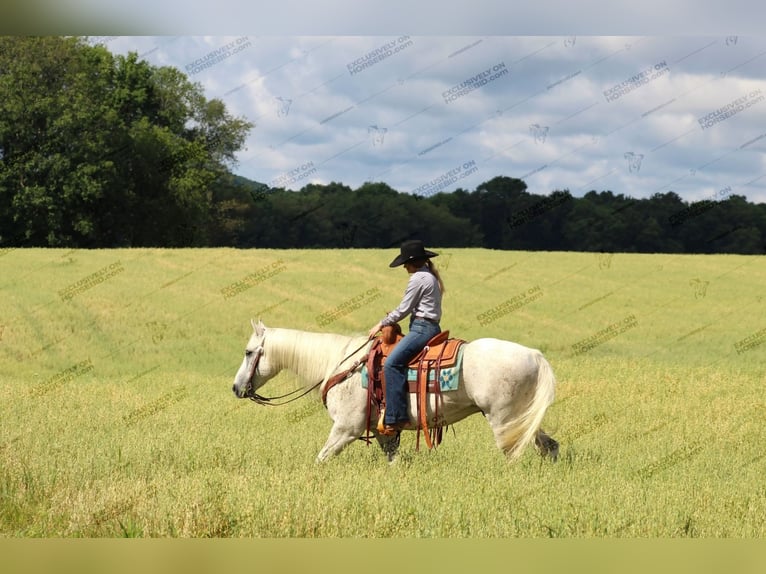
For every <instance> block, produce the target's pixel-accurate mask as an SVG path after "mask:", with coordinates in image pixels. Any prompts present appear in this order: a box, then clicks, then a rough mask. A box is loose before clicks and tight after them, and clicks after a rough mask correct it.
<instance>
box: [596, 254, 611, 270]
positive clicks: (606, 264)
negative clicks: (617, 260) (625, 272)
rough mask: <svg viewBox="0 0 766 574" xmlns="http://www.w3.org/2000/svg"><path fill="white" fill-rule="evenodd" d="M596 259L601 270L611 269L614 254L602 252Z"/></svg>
mask: <svg viewBox="0 0 766 574" xmlns="http://www.w3.org/2000/svg"><path fill="white" fill-rule="evenodd" d="M596 257H598V268H599V269H609V268H610V267H611V266H612V257H614V253H605V252H603V251H602V252H600V253H598V254H597V255H596Z"/></svg>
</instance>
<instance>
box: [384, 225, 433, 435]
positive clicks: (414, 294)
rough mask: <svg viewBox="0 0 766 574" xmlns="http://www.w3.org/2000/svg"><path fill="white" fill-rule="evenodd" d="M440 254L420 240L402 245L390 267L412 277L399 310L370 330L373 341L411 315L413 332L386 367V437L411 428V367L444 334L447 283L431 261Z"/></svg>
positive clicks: (405, 338) (389, 359)
mask: <svg viewBox="0 0 766 574" xmlns="http://www.w3.org/2000/svg"><path fill="white" fill-rule="evenodd" d="M437 255H438V254H437V253H434V252H432V251H428V250H426V249H425V248H424V247H423V242H422V241H419V240H417V239H414V240H411V241H405V242H404V243H402V246H401V252H400V254H399V256H398V257H396V258H395V259H394V260H393V261H392V262H391V263H390V264H389V267H399V266H400V265H404V268H405V269H406V270H407V273H409V274H410V279H409V282H408V283H407V288H406V290H405V291H404V297H403V298H402V302H401V303H400V304H399V306H398V307H397V308H396V309H394V310H393V311H391V312H390V313H388V315H386V316H385V317H384V318H383V319H381V320H380V321H379V322H378V323H377V324H376V325H375V326H374V327H373V328H372V329H370V338H373V337H374V336H375V335H376V334H377V333H378V331H380V330H381V328H382V327H384V326H386V325H394V324H396V323H398V322H399V321H401V320H402V319H404V318H405V317H406V316H407V315H409V316H410V330H409V333H407V335H405V336H404V338H403V339H402V340H401V341H399V343H398V344H397V345H396V347H395V348H394V350H393V351H391V354H390V355H389V356H388V358H387V359H386V364H385V365H384V367H383V373H384V376H385V378H386V409H385V416H384V419H383V427H382V428H381V427H378V431H379V432H380V433H381V434H383V435H386V436H393V435H395V434H396V433H398V432H399V431H401V430H402V429H403V428H406V427H407V426H408V425H409V422H410V417H409V413H408V406H409V393H408V388H407V368H408V367H407V366H408V364H409V362H410V360H411V359H412V358H413V357H414V356H415V355H417V354H418V353H419V352H420V351H422V350H423V348H424V347H425V346H426V343H428V341H430V340H431V338H433V337H434V336H435V335H438V334H439V333H440V332H441V327H440V326H439V321H440V320H441V316H442V294H443V293H444V283H443V282H442V280H441V277H440V276H439V272H438V271H437V270H436V266H435V265H434V264H433V263H432V262H431V258H432V257H437Z"/></svg>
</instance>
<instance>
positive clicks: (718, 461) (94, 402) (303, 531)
mask: <svg viewBox="0 0 766 574" xmlns="http://www.w3.org/2000/svg"><path fill="white" fill-rule="evenodd" d="M433 249H434V250H435V251H437V252H439V253H440V256H439V257H438V258H437V259H435V262H436V263H437V265H438V266H439V268H440V270H441V272H442V276H443V278H444V281H445V283H446V286H447V293H446V295H445V298H444V318H443V320H442V327H443V328H445V329H449V330H450V332H451V334H452V336H456V337H461V338H463V339H467V340H472V339H477V338H480V337H484V336H489V337H498V338H502V339H508V340H512V341H516V342H518V343H521V344H523V345H527V346H529V347H533V348H538V349H540V350H541V351H542V352H543V354H544V355H545V356H546V358H547V359H548V360H549V362H550V363H551V365H552V367H553V369H554V372H555V373H556V376H557V379H558V384H557V389H556V399H555V401H554V403H553V405H552V406H551V407H550V409H549V410H548V412H547V414H546V418H545V421H544V424H543V428H545V430H546V431H547V432H548V433H549V434H551V435H552V436H553V437H554V438H556V439H557V440H558V441H559V442H560V449H561V450H560V456H559V460H558V462H556V463H551V462H549V461H546V460H543V459H541V458H540V457H539V456H538V454H537V453H536V451H535V450H534V449H533V448H532V447H530V448H529V449H528V452H526V453H525V454H524V455H523V456H522V457H521V459H520V460H519V461H517V462H515V463H509V462H507V461H506V460H505V459H504V457H503V455H502V454H501V453H500V451H499V450H498V449H497V448H496V446H495V443H494V439H493V436H492V433H491V431H490V428H489V426H488V425H487V423H486V421H485V420H484V419H483V418H482V417H481V415H474V416H472V417H469V418H467V419H465V420H464V421H461V422H459V423H458V424H456V425H454V426H452V427H450V428H449V429H447V430H446V432H445V438H444V442H443V443H442V444H441V445H440V446H439V447H438V448H437V449H435V450H430V451H429V450H428V449H426V448H425V447H424V445H423V444H422V441H421V446H420V449H419V450H416V448H415V443H416V441H415V434H414V433H405V434H404V435H403V438H402V443H401V449H400V456H399V458H398V460H397V461H396V462H395V463H394V464H388V463H387V462H386V459H385V456H384V455H383V453H382V452H381V451H380V449H379V448H378V447H377V446H376V445H375V444H373V445H370V446H367V445H365V444H364V443H363V442H362V441H359V442H358V443H356V444H352V445H350V446H349V447H348V448H347V449H346V450H344V451H343V452H342V453H341V455H340V456H339V457H337V458H335V459H332V460H330V461H329V462H327V463H325V464H316V463H315V457H316V455H317V453H318V451H319V450H320V448H321V447H322V445H323V444H324V442H325V440H326V438H327V435H328V432H329V430H330V426H331V422H330V419H329V417H328V416H327V414H326V412H325V410H324V408H323V407H322V405H321V401H320V399H319V396H318V395H317V394H313V395H310V396H308V397H304V398H302V399H301V400H299V401H296V402H294V403H291V404H289V405H286V406H282V407H264V406H259V405H256V404H254V403H253V402H251V401H247V400H238V399H236V398H235V396H234V395H233V393H232V392H231V385H232V382H233V378H234V375H235V373H236V371H237V369H238V367H239V364H240V362H241V360H242V353H243V351H244V347H245V344H246V342H247V339H248V337H249V335H250V333H251V331H252V329H251V326H250V319H251V318H256V319H257V318H261V319H262V320H263V321H264V323H265V324H266V325H267V326H274V327H288V328H293V329H301V330H306V331H318V332H335V333H343V334H347V335H354V334H364V333H366V332H367V330H369V328H370V327H371V326H372V325H373V324H374V323H375V322H376V321H377V320H378V319H380V318H381V317H382V316H383V314H384V313H385V312H386V311H387V310H390V309H391V308H393V307H394V306H396V305H397V304H398V302H399V300H400V298H401V295H402V292H403V290H404V286H405V284H406V281H407V275H406V273H405V272H404V271H403V270H402V269H401V268H398V269H390V268H389V267H388V263H389V262H390V261H391V259H392V258H393V257H394V256H395V255H396V254H397V253H398V249H389V250H315V251H312V250H302V251H280V250H235V249H180V250H170V249H167V250H165V249H125V250H93V251H88V250H64V249H59V250H56V249H29V250H27V249H11V250H3V251H0V535H2V536H4V537H67V538H69V537H122V536H125V537H256V538H287V537H309V538H314V537H321V538H336V537H343V538H388V537H407V538H413V537H414V538H432V537H460V538H495V537H525V538H548V537H555V538H566V537H576V538H605V537H606V538H635V537H639V538H657V537H670V538H682V537H737V538H759V537H764V535H766V519H765V518H764V517H766V482H764V480H763V476H764V474H766V452H764V441H763V439H764V433H763V422H764V419H765V418H766V398H764V397H765V395H764V392H763V384H764V380H765V379H766V377H764V375H765V374H766V373H765V370H766V366H765V365H766V301H765V300H764V295H766V293H765V292H764V286H766V264H764V260H763V257H759V256H699V255H696V256H686V255H645V254H623V253H614V254H611V253H550V252H508V251H504V252H503V251H489V250H483V249H439V248H438V247H433ZM405 327H406V325H405ZM302 384H303V382H301V381H299V380H298V379H297V378H296V377H295V376H294V375H292V374H290V373H286V372H285V373H282V374H280V375H279V376H278V377H277V378H276V379H274V380H273V381H271V382H270V383H269V384H267V385H266V386H265V387H264V388H263V390H262V392H263V394H266V395H273V394H281V393H284V392H287V391H290V390H293V389H295V388H298V387H300V386H301V385H302Z"/></svg>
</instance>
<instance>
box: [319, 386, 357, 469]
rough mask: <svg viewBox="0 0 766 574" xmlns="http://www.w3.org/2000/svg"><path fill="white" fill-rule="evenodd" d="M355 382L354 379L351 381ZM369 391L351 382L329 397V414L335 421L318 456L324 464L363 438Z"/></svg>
mask: <svg viewBox="0 0 766 574" xmlns="http://www.w3.org/2000/svg"><path fill="white" fill-rule="evenodd" d="M351 380H354V379H351ZM366 398H367V391H366V390H364V389H362V388H361V386H360V387H358V388H356V387H354V386H352V385H351V384H350V383H349V382H345V383H341V384H339V385H337V386H335V387H333V388H332V389H330V392H329V393H328V395H327V412H328V413H329V415H330V418H332V420H333V425H332V428H331V429H330V436H329V437H327V442H325V443H324V446H323V447H322V450H320V451H319V454H318V455H317V462H323V461H325V460H327V459H328V458H330V457H331V456H334V455H336V454H339V453H340V451H342V450H343V449H344V448H345V447H346V446H348V445H349V444H350V443H352V442H354V441H355V440H356V439H357V438H359V437H360V436H362V433H363V432H364V430H365V428H366V421H365V409H364V401H365V400H366Z"/></svg>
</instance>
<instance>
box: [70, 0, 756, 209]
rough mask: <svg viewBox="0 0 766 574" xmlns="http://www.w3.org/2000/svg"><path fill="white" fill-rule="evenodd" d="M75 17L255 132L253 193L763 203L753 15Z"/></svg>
mask: <svg viewBox="0 0 766 574" xmlns="http://www.w3.org/2000/svg"><path fill="white" fill-rule="evenodd" d="M64 4H69V5H78V6H79V7H80V8H81V9H82V8H83V7H85V8H87V9H89V10H90V12H87V13H88V14H89V15H90V16H91V17H96V18H98V17H100V16H98V15H96V16H93V13H94V12H93V11H98V10H101V11H102V13H103V14H106V16H104V19H102V20H101V21H97V22H96V23H95V24H94V23H91V24H90V25H89V26H84V28H87V30H83V29H82V28H83V26H74V28H75V30H74V32H75V33H78V34H82V33H87V34H88V35H90V36H92V37H93V41H94V42H102V43H104V44H105V45H106V46H107V47H108V48H109V49H110V50H111V51H112V52H115V53H121V54H125V53H127V52H128V51H135V52H137V53H138V54H139V55H141V57H142V58H144V59H146V60H147V61H149V62H150V63H152V64H154V65H171V66H175V67H177V68H179V69H181V70H182V71H185V72H187V73H188V74H189V76H190V78H191V79H192V80H193V81H196V82H199V83H200V84H201V86H202V87H203V89H204V92H205V94H206V96H207V97H208V98H220V99H222V100H223V101H224V102H225V103H226V105H227V108H228V109H229V110H230V112H232V113H233V114H236V115H240V116H243V117H245V118H247V119H248V120H250V121H252V122H253V123H255V124H256V127H255V128H253V130H252V132H251V134H250V137H249V138H248V141H247V146H246V147H247V149H245V150H243V151H242V152H241V153H240V154H239V157H238V159H239V163H238V165H237V166H235V167H234V171H235V172H236V173H239V174H241V175H243V176H246V177H248V178H251V179H254V180H257V181H261V182H265V183H269V184H272V185H274V184H279V185H284V186H285V187H288V188H291V189H299V188H300V187H302V186H303V185H305V184H307V183H311V182H314V183H328V182H330V181H339V182H343V183H345V184H347V185H349V186H352V187H356V186H359V185H361V184H362V183H363V182H365V181H384V182H386V183H388V184H389V185H391V186H392V187H394V188H395V189H397V190H399V191H403V192H411V193H413V192H414V193H421V194H430V193H434V192H436V191H450V190H452V189H455V188H456V187H463V188H464V189H469V190H471V189H474V188H475V187H476V186H477V185H478V184H480V183H481V182H483V181H486V180H488V179H491V178H492V177H494V176H497V175H505V176H510V177H518V178H522V179H524V180H525V181H526V182H527V185H528V187H529V190H530V191H531V192H533V193H537V194H549V193H550V192H552V191H554V190H560V189H569V190H570V191H571V192H572V193H573V194H574V195H577V196H579V195H582V194H584V193H586V192H587V191H589V190H591V189H596V190H598V191H601V190H605V189H609V190H612V191H613V192H615V193H623V194H625V195H629V196H632V197H649V196H651V195H652V194H654V193H657V192H666V191H674V192H676V193H678V194H679V195H680V196H681V197H682V198H684V199H685V200H688V201H692V200H700V199H711V198H721V197H725V196H726V195H729V194H738V195H744V196H746V197H747V198H748V200H750V201H755V202H766V36H763V35H762V34H761V32H760V31H757V28H755V26H754V22H756V21H758V19H759V18H760V16H761V15H762V13H763V11H764V8H763V7H762V6H760V5H758V4H756V3H754V2H752V1H751V2H740V1H738V0H733V1H731V2H729V3H728V4H726V6H721V5H713V6H707V7H705V6H706V5H705V4H700V3H699V2H691V1H683V2H675V3H660V2H655V1H654V0H651V1H644V2H636V3H621V4H615V3H607V2H601V1H586V2H582V3H578V10H577V11H574V10H573V5H572V4H571V3H568V2H560V1H558V0H545V1H542V2H539V3H535V5H534V7H531V6H528V7H521V8H514V9H513V10H515V12H513V13H510V12H508V10H509V9H506V8H504V7H503V5H502V4H501V3H499V2H486V3H478V4H474V5H472V4H470V3H465V2H462V3H456V2H450V1H444V2H439V3H436V2H431V1H430V0H429V1H425V2H418V3H415V4H412V3H410V4H407V3H403V2H402V3H398V2H388V3H385V4H382V3H375V2H349V1H347V0H331V1H328V2H323V3H319V4H317V3H308V2H297V1H295V0H287V1H285V2H279V3H275V4H274V5H270V6H264V5H263V4H262V3H259V4H257V5H255V6H253V5H252V4H248V3H245V2H238V1H235V0H224V1H222V2H216V3H201V4H200V5H199V6H196V9H195V8H194V7H192V5H190V4H186V3H180V2H169V3H163V4H161V5H160V4H157V3H149V2H145V1H144V0H139V1H138V2H136V3H132V4H128V3H124V2H122V3H121V2H111V3H110V2H107V3H106V4H107V5H109V6H108V7H106V6H105V3H103V2H102V3H95V2H89V1H86V0H79V1H75V0H70V1H69V2H68V3H64ZM408 6H409V7H408ZM397 8H404V9H403V10H401V11H397ZM67 14H68V15H69V16H71V13H67ZM734 14H738V15H737V16H736V17H734V16H733V15H734ZM760 21H763V20H762V19H761V20H760ZM126 22H127V24H126ZM99 23H100V25H99ZM754 28H755V31H754ZM115 31H116V32H117V33H114V32H115ZM149 34H151V35H149ZM205 34H207V35H205Z"/></svg>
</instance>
